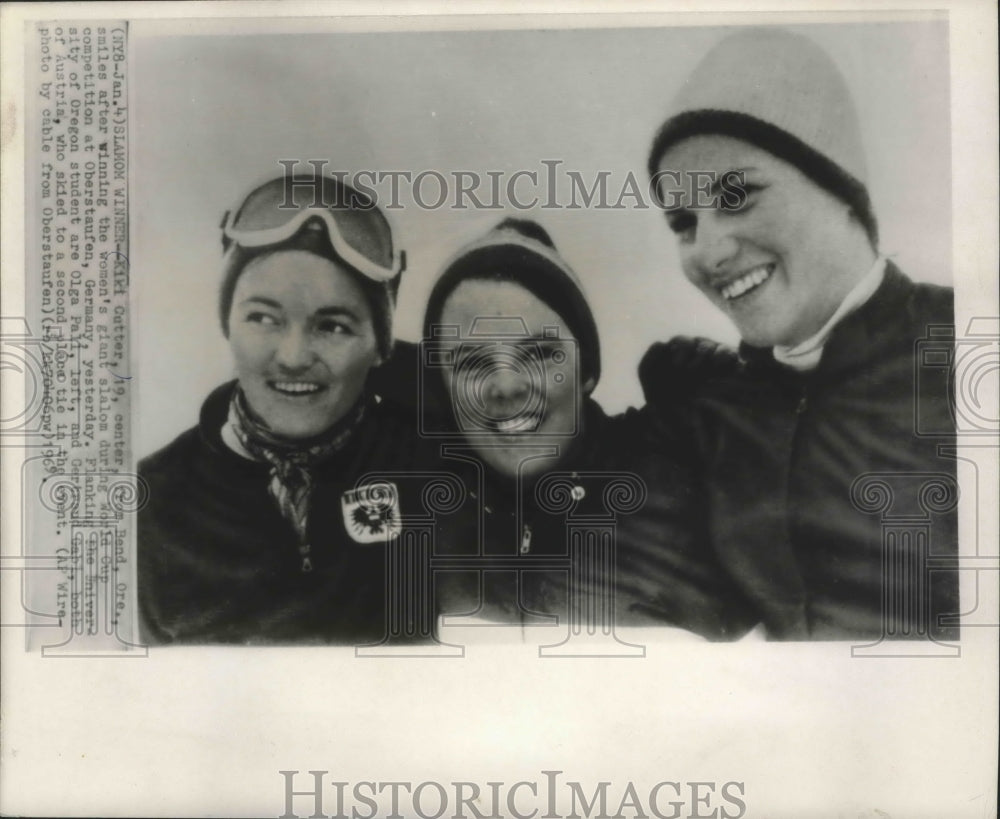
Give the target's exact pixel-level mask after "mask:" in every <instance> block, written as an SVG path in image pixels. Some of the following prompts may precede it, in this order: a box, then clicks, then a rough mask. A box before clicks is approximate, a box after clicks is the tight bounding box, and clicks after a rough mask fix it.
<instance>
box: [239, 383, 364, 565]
mask: <svg viewBox="0 0 1000 819" xmlns="http://www.w3.org/2000/svg"><path fill="white" fill-rule="evenodd" d="M364 413H365V400H364V398H363V397H362V398H361V399H359V400H358V402H357V404H355V405H354V407H352V408H351V409H350V410H349V411H348V412H347V414H346V415H345V416H344V417H343V418H341V419H340V420H339V421H338V422H337V423H335V424H334V425H333V426H332V427H330V429H328V430H327V431H326V432H324V433H322V434H321V435H318V436H316V437H314V438H309V439H307V440H303V441H289V440H287V439H285V438H281V437H279V436H277V435H275V434H274V433H273V432H272V431H271V430H270V429H269V428H268V426H267V424H265V423H264V421H263V420H262V419H260V418H259V417H258V416H257V415H255V414H254V412H253V410H251V409H250V407H249V405H248V404H247V400H246V397H245V396H244V395H243V390H241V389H240V388H239V387H237V388H236V389H235V390H234V391H233V397H232V400H231V402H230V412H229V420H230V424H231V426H232V430H233V432H234V433H235V435H236V437H237V439H238V440H239V442H240V444H241V445H242V446H243V448H244V449H245V450H246V451H247V452H248V453H249V454H250V455H252V456H253V457H254V458H256V459H257V460H258V461H265V462H266V463H268V464H270V465H271V482H270V484H269V485H268V491H269V492H270V494H271V497H272V498H274V501H275V503H277V504H278V508H279V509H280V510H281V514H282V517H284V518H285V520H287V521H288V522H289V523H290V524H291V525H292V528H293V529H294V530H295V534H296V537H297V539H298V545H299V555H300V556H301V558H302V571H303V572H311V571H312V560H311V559H310V556H309V555H310V552H311V550H312V547H311V546H310V544H309V541H308V539H307V537H306V528H307V524H308V521H309V500H310V497H311V495H312V488H313V478H312V469H313V468H314V467H315V466H316V465H317V464H319V463H322V462H323V461H325V460H326V459H327V458H329V457H330V456H331V455H333V454H334V453H335V452H338V451H340V450H341V449H343V448H344V446H345V444H346V443H347V442H348V441H349V440H350V438H351V436H352V435H353V434H354V431H355V430H356V429H357V427H358V425H359V424H360V423H361V419H362V418H363V417H364Z"/></svg>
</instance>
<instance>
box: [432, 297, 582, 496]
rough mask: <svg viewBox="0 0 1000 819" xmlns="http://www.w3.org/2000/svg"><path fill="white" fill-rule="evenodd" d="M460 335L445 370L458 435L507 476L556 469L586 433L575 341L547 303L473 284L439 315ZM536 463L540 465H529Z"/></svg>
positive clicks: (445, 379)
mask: <svg viewBox="0 0 1000 819" xmlns="http://www.w3.org/2000/svg"><path fill="white" fill-rule="evenodd" d="M440 321H441V324H446V325H455V326H457V327H458V328H459V339H458V340H456V341H454V342H448V343H449V345H450V348H451V349H450V352H451V356H450V358H451V362H452V364H451V366H450V367H445V368H444V370H443V373H444V381H445V387H446V388H447V390H448V394H449V396H450V398H451V402H452V409H453V410H454V414H455V418H456V421H457V423H458V425H459V429H460V430H461V431H462V432H463V433H465V435H466V438H467V439H468V440H469V442H470V443H471V444H472V446H473V448H474V449H475V450H476V452H477V453H478V454H479V456H480V457H481V458H482V459H483V461H484V462H485V463H487V464H489V465H490V466H492V467H493V468H494V469H496V470H497V471H498V472H500V473H501V474H503V475H506V476H509V477H513V476H515V475H517V474H519V473H520V474H521V475H522V476H530V475H534V474H537V473H539V472H541V471H543V470H546V469H551V468H552V467H553V466H554V464H555V463H556V461H557V460H558V455H549V456H548V457H545V458H540V459H539V458H537V456H538V455H539V454H540V453H541V452H543V451H545V448H546V447H550V448H551V447H552V446H555V447H558V452H559V454H562V453H564V452H565V450H566V448H567V447H568V446H569V444H570V443H571V442H572V440H573V437H574V435H575V434H578V433H579V432H580V431H581V430H582V422H583V419H582V401H583V396H584V395H585V394H586V393H588V392H589V391H590V389H591V388H592V386H593V385H592V384H587V385H581V384H580V383H579V379H578V377H577V373H578V368H577V350H576V343H575V338H574V337H573V334H572V333H571V332H570V331H569V329H568V328H567V327H566V325H565V323H564V322H563V320H562V318H560V316H559V315H558V314H557V313H556V312H555V311H554V310H552V308H551V307H549V306H548V305H547V304H546V303H545V302H543V301H541V300H540V299H538V298H537V297H536V296H534V295H533V294H532V293H531V292H529V291H528V290H526V289H524V288H523V287H521V286H520V285H518V284H514V283H513V282H505V281H481V280H475V279H470V280H466V281H464V282H462V283H461V284H459V285H458V286H457V287H456V288H455V290H454V291H453V292H452V293H451V295H450V296H449V297H448V298H447V300H446V301H445V303H444V306H443V308H442V310H441V319H440ZM533 456H535V458H534V459H533V460H529V459H531V458H532V457H533Z"/></svg>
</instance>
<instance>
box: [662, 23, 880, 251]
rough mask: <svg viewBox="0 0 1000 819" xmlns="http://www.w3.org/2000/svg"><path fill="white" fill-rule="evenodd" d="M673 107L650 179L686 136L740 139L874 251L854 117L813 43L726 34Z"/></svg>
mask: <svg viewBox="0 0 1000 819" xmlns="http://www.w3.org/2000/svg"><path fill="white" fill-rule="evenodd" d="M672 109H673V112H674V113H673V114H672V115H671V116H670V118H669V119H668V120H667V121H666V122H665V123H664V124H663V126H662V127H661V128H660V131H659V133H658V134H657V135H656V138H655V139H654V140H653V147H652V149H651V151H650V154H649V163H648V170H649V174H650V176H651V177H653V178H655V177H656V174H657V172H658V171H659V169H660V162H661V161H662V159H663V155H664V154H665V153H666V152H667V151H668V150H669V149H670V148H671V147H672V146H674V145H676V144H677V143H679V142H680V141H681V140H684V139H687V138H688V137H692V136H698V135H702V134H718V135H720V136H728V137H733V138H735V139H741V140H743V141H745V142H749V143H752V144H754V145H756V146H757V147H758V148H762V149H764V150H765V151H767V152H769V153H771V154H773V155H774V156H776V157H778V158H779V159H782V160H784V161H785V162H788V163H790V164H791V165H794V166H795V167H796V168H798V169H799V170H800V171H801V172H802V173H803V174H805V175H806V176H807V177H808V178H809V179H811V180H812V181H813V182H814V183H815V184H817V185H819V186H820V187H821V188H823V189H824V190H826V191H827V192H829V193H831V194H833V195H834V196H836V197H838V198H839V199H840V200H842V201H843V202H844V203H845V204H847V205H848V206H850V208H851V210H852V212H853V213H854V215H855V217H856V218H857V219H858V221H859V222H860V224H861V225H862V227H864V229H865V232H866V233H867V234H868V238H869V240H870V241H871V244H872V247H877V246H878V223H877V222H876V219H875V214H874V213H873V211H872V205H871V200H870V198H869V196H868V189H867V187H866V180H867V168H866V163H865V152H864V148H863V146H862V140H861V127H860V124H859V122H858V115H857V111H856V110H855V107H854V102H853V99H852V98H851V93H850V91H849V89H848V87H847V83H846V81H845V80H844V77H843V75H842V74H841V73H840V70H839V69H838V68H837V66H836V65H835V64H834V63H833V61H832V60H831V59H830V57H829V56H828V55H827V54H826V52H825V51H823V49H821V48H820V47H819V46H818V45H816V44H815V43H814V42H813V41H812V40H810V39H808V38H807V37H803V36H801V35H798V34H793V33H791V32H789V31H785V30H783V29H774V28H750V29H747V30H743V31H739V32H737V33H736V34H733V35H730V36H728V37H726V38H724V39H723V40H722V41H721V42H720V43H718V44H717V45H716V46H715V47H714V48H713V49H711V50H710V51H709V52H708V54H707V55H706V56H705V57H704V58H703V59H702V61H701V62H700V63H699V64H698V66H697V67H696V68H695V69H694V71H693V72H692V73H691V76H690V77H689V78H688V80H687V82H686V83H685V84H684V85H683V86H682V88H681V90H680V92H679V93H678V95H677V97H676V98H675V100H674V103H673V106H672Z"/></svg>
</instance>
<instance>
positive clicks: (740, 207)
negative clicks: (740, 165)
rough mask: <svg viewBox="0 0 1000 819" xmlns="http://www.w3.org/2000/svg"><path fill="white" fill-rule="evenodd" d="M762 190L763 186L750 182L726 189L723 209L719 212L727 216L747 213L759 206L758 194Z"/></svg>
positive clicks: (723, 195) (722, 195)
mask: <svg viewBox="0 0 1000 819" xmlns="http://www.w3.org/2000/svg"><path fill="white" fill-rule="evenodd" d="M762 190H764V186H763V185H754V184H752V183H750V182H743V183H741V184H739V185H732V186H729V187H724V188H723V191H722V194H721V205H722V207H721V208H719V210H720V212H722V213H725V214H736V213H746V212H747V211H748V210H750V209H751V208H752V207H753V206H754V205H755V204H757V199H758V194H759V193H760V192H761V191H762Z"/></svg>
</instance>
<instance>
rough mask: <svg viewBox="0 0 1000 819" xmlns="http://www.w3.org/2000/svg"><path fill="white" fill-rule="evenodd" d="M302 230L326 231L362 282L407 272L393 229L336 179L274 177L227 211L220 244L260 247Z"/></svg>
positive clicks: (385, 279)
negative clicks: (393, 242)
mask: <svg viewBox="0 0 1000 819" xmlns="http://www.w3.org/2000/svg"><path fill="white" fill-rule="evenodd" d="M303 229H325V230H326V235H327V237H328V238H329V240H330V245H331V246H332V247H333V251H334V253H336V254H337V256H338V257H339V258H340V259H342V260H343V261H344V262H345V263H346V264H348V265H350V266H351V267H352V268H353V269H355V270H357V271H358V272H359V273H360V274H361V275H363V276H365V277H366V278H369V279H372V280H373V281H377V282H389V281H392V280H393V279H395V278H396V277H397V276H399V274H400V273H402V272H403V271H404V270H405V269H406V252H405V251H402V250H401V251H399V252H398V253H394V252H393V249H392V230H391V228H390V227H389V223H388V222H387V221H386V219H385V216H384V215H383V214H382V213H381V211H379V210H378V209H377V208H376V207H375V205H374V203H373V202H372V201H371V200H370V199H368V198H367V197H364V196H362V195H361V194H360V193H358V192H357V191H356V190H354V189H353V188H351V187H349V186H348V185H345V184H343V183H341V182H339V181H337V180H335V179H332V178H330V177H325V176H317V177H315V178H314V179H307V180H305V181H303V180H301V179H299V178H296V179H294V180H293V179H292V178H291V177H281V178H279V179H273V180H271V181H270V182H267V183H265V184H263V185H261V186H260V187H259V188H256V189H255V190H254V191H252V192H251V193H250V194H249V195H248V196H246V197H245V198H244V199H243V200H242V203H241V204H240V205H239V206H238V207H236V208H233V209H232V210H229V211H226V215H225V217H224V218H223V221H222V245H223V248H224V249H225V251H226V252H227V253H231V252H232V251H233V248H234V246H236V245H238V246H239V247H242V248H259V247H267V246H270V245H277V244H280V243H281V242H285V241H288V240H289V239H291V238H292V237H294V236H295V235H296V234H298V233H299V231H301V230H303Z"/></svg>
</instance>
